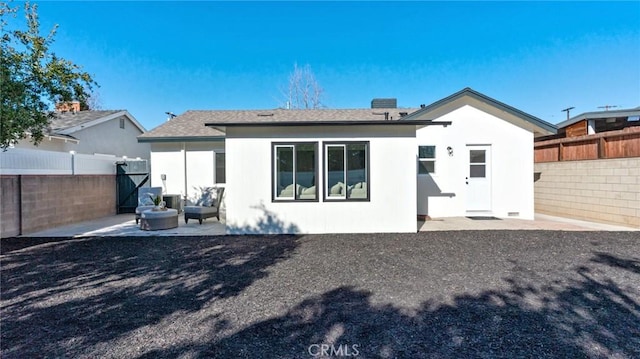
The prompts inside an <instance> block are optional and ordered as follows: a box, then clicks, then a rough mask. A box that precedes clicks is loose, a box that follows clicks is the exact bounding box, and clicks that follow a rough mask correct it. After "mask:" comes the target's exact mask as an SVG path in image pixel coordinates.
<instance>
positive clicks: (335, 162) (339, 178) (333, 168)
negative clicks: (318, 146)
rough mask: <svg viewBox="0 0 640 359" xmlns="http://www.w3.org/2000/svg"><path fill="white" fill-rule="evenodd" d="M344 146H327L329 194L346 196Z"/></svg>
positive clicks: (331, 195)
mask: <svg viewBox="0 0 640 359" xmlns="http://www.w3.org/2000/svg"><path fill="white" fill-rule="evenodd" d="M344 181H345V179H344V146H327V188H326V191H327V196H328V197H344V195H345V188H344V187H345V185H344Z"/></svg>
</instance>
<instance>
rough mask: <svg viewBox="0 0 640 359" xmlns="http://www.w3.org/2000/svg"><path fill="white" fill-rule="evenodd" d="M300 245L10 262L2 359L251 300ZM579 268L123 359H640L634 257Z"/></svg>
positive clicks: (349, 308) (115, 251)
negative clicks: (247, 294)
mask: <svg viewBox="0 0 640 359" xmlns="http://www.w3.org/2000/svg"><path fill="white" fill-rule="evenodd" d="M425 238H429V237H425ZM301 242H302V240H301V239H300V238H298V237H295V236H266V237H262V236H257V237H251V236H244V237H233V236H228V237H219V238H182V239H180V240H175V239H172V238H145V239H134V238H117V239H116V238H92V239H85V240H73V241H67V242H59V243H52V244H45V245H43V246H40V247H33V248H30V249H29V250H25V251H14V252H12V253H11V255H9V256H5V257H3V261H2V273H1V274H2V289H3V293H2V303H3V304H2V333H1V339H2V354H3V357H5V358H11V357H21V358H24V357H42V356H47V357H81V356H87V355H88V356H91V353H87V352H86V350H87V348H91V347H96V346H98V345H100V344H101V343H103V344H104V343H109V342H113V341H114V340H115V339H117V338H126V337H127V335H129V334H131V333H132V332H135V331H136V330H138V329H140V328H143V327H146V326H150V325H154V324H157V323H159V322H160V321H162V320H165V319H166V318H169V317H171V316H172V315H180V316H182V315H185V314H189V313H193V312H197V311H201V310H203V308H205V307H207V306H208V305H210V304H211V302H212V301H215V300H218V299H224V298H237V300H243V299H242V298H241V296H242V293H243V291H244V290H245V289H246V288H248V287H249V286H251V285H252V284H253V283H254V282H255V281H257V280H259V279H260V278H263V277H266V276H267V275H269V271H270V270H271V268H273V267H274V266H275V265H277V264H278V263H279V262H282V261H286V260H287V259H289V258H290V257H292V256H293V255H294V253H295V252H296V251H297V249H298V247H299V245H300V244H301ZM575 263H577V265H572V266H571V267H567V268H566V271H565V272H564V273H562V275H560V276H552V277H548V276H546V277H541V276H540V272H535V271H531V270H528V269H527V266H526V265H525V264H522V263H519V262H518V261H516V260H513V264H514V266H515V268H516V269H515V270H514V271H512V272H511V274H510V275H509V276H508V277H506V278H502V279H503V280H504V281H505V282H506V285H503V286H501V289H496V290H486V291H483V292H480V293H477V294H473V295H471V294H465V295H458V296H456V297H454V298H453V299H452V300H451V302H442V301H440V302H436V301H433V300H426V301H424V302H423V303H422V304H421V305H420V307H419V308H417V309H414V310H413V309H412V310H410V309H407V308H401V307H397V306H394V305H391V304H374V303H376V302H374V301H372V296H373V293H372V292H370V291H366V290H362V289H359V288H356V287H353V286H343V285H339V286H337V287H336V288H333V289H331V290H327V291H325V292H324V293H322V294H319V295H313V296H308V297H306V299H303V300H301V301H300V302H298V303H297V304H295V305H293V306H290V307H289V308H287V309H286V310H285V311H284V312H283V313H284V314H282V315H279V316H274V317H272V318H269V319H266V320H261V321H257V322H253V323H249V324H247V325H246V326H243V327H240V328H234V329H233V330H232V331H231V332H230V333H229V334H225V335H222V336H217V334H216V333H218V332H220V331H221V330H222V329H221V328H223V327H225V326H228V325H229V323H228V322H227V321H226V320H223V319H219V318H215V317H214V318H209V321H208V322H207V326H206V330H207V331H209V332H210V336H211V337H216V338H217V339H216V340H213V341H211V342H207V343H203V342H196V341H189V340H186V341H185V340H182V341H173V342H171V339H172V338H171V337H170V336H167V337H166V338H162V339H163V340H164V339H166V340H167V341H169V343H168V344H167V345H166V346H164V347H162V348H152V349H149V348H146V349H144V350H141V351H140V352H139V353H138V354H135V355H131V354H130V355H128V357H137V358H175V357H202V358H212V357H213V358H313V357H320V356H319V355H316V354H319V353H320V354H321V352H320V351H319V350H321V348H322V347H320V345H322V344H325V345H326V347H327V348H333V350H334V352H333V353H334V354H340V353H342V354H343V355H342V356H347V355H346V354H351V355H350V356H352V357H353V356H354V354H356V351H357V354H358V355H357V357H360V358H465V357H469V358H477V357H482V358H496V357H501V358H514V357H540V358H555V357H572V358H584V357H594V358H596V357H617V358H637V357H640V303H639V298H640V291H639V288H638V286H637V283H639V282H640V258H638V257H632V256H628V255H627V256H625V255H620V254H612V253H608V252H604V251H592V252H591V253H590V254H588V255H587V256H586V257H584V258H583V259H581V260H576V261H575ZM556 277H557V279H554V278H556ZM629 283H631V284H629ZM74 288H78V289H79V290H82V291H83V295H82V296H76V295H75V294H74V293H75V292H74ZM253 300H260V298H256V299H253ZM27 308H28V309H27ZM242 314H243V313H238V315H242ZM157 335H158V336H160V335H162V334H157ZM156 339H157V338H156ZM126 345H129V346H134V345H136V344H135V343H130V342H126ZM313 345H316V346H313ZM310 350H311V351H310ZM329 350H331V349H329ZM327 353H328V354H330V353H331V352H330V351H329V352H327ZM114 356H115V355H114ZM333 356H334V357H336V356H339V355H333Z"/></svg>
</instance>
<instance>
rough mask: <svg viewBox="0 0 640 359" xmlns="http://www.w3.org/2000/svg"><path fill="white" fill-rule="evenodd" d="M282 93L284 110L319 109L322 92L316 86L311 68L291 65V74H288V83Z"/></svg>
mask: <svg viewBox="0 0 640 359" xmlns="http://www.w3.org/2000/svg"><path fill="white" fill-rule="evenodd" d="M287 86H288V87H287V89H286V90H285V91H283V92H284V97H285V101H286V104H285V108H291V109H315V108H321V107H323V105H322V95H323V93H324V90H323V89H322V87H320V85H319V84H318V81H317V80H316V76H315V75H314V73H313V71H312V70H311V66H310V65H309V64H306V65H304V66H302V67H298V64H297V63H295V64H293V72H291V74H289V82H288V84H287Z"/></svg>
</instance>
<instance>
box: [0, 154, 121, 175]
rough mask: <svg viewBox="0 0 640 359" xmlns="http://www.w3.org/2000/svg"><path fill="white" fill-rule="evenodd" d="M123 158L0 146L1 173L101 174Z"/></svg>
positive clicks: (111, 168) (112, 171)
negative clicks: (3, 147)
mask: <svg viewBox="0 0 640 359" xmlns="http://www.w3.org/2000/svg"><path fill="white" fill-rule="evenodd" d="M125 160H126V158H123V157H115V156H105V155H86V154H79V153H73V152H55V151H41V150H32V149H23V148H8V149H7V150H6V151H4V152H3V151H1V150H0V174H3V175H52V174H54V175H81V174H82V175H88V174H91V175H101V174H116V162H120V161H125Z"/></svg>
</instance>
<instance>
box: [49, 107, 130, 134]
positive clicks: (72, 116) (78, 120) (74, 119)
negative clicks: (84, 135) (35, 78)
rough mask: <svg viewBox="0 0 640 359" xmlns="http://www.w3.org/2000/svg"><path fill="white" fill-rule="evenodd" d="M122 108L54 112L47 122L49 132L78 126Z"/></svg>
mask: <svg viewBox="0 0 640 359" xmlns="http://www.w3.org/2000/svg"><path fill="white" fill-rule="evenodd" d="M122 111H124V110H108V111H80V112H75V113H72V112H56V113H54V114H53V116H54V117H53V118H52V119H51V121H50V122H49V128H50V132H51V133H52V134H54V133H56V132H58V131H62V130H64V129H67V128H70V127H74V126H79V125H82V124H84V123H87V122H91V121H94V120H97V119H100V118H103V117H106V116H109V115H113V114H114V113H118V112H122Z"/></svg>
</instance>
